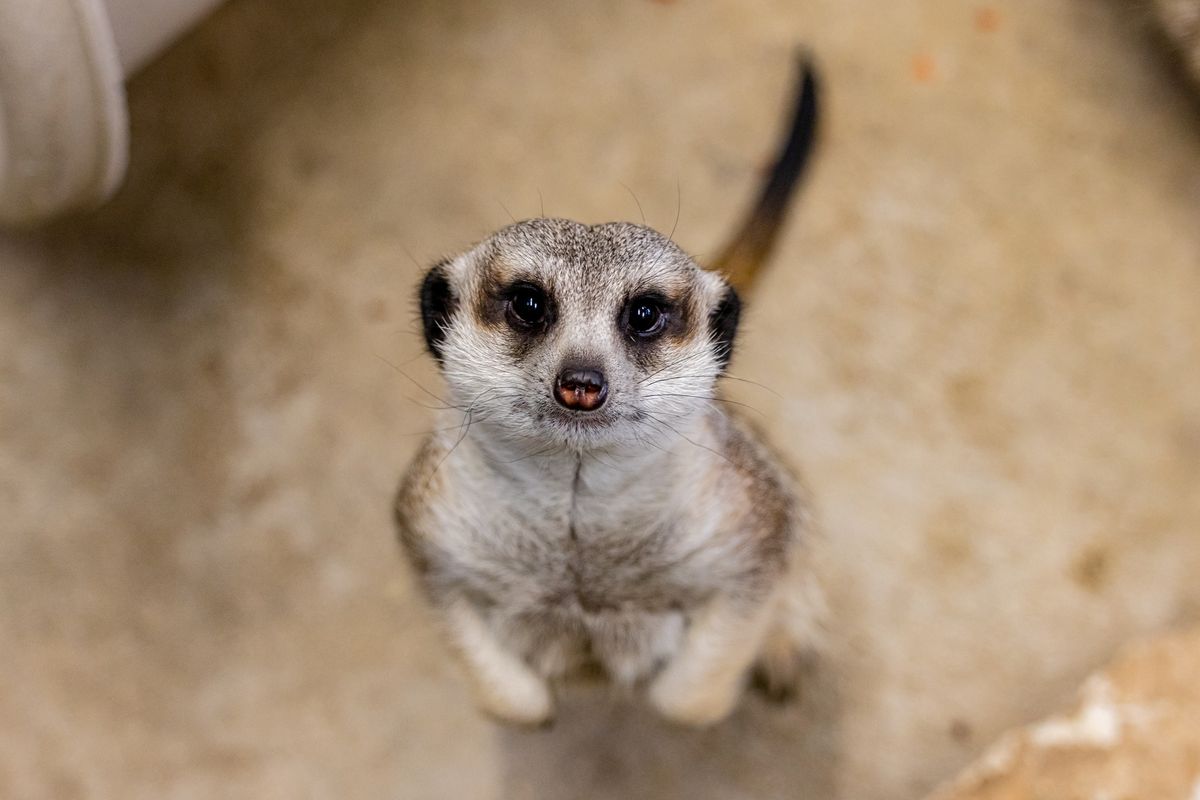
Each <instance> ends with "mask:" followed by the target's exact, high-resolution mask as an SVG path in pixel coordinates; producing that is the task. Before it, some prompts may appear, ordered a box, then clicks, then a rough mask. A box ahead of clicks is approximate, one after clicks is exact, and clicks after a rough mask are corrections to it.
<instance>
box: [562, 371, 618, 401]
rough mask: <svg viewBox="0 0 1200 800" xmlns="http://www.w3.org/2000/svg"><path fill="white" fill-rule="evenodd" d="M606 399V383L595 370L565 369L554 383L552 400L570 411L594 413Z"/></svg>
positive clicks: (601, 374)
mask: <svg viewBox="0 0 1200 800" xmlns="http://www.w3.org/2000/svg"><path fill="white" fill-rule="evenodd" d="M607 397H608V381H606V380H605V379H604V373H603V372H601V371H600V370H597V369H566V370H563V371H562V372H561V373H559V375H558V379H557V380H555V382H554V399H555V400H557V401H558V404H559V405H561V406H563V407H564V408H569V409H571V410H572V411H595V410H596V409H597V408H599V407H600V406H602V405H604V401H605V399H606V398H607Z"/></svg>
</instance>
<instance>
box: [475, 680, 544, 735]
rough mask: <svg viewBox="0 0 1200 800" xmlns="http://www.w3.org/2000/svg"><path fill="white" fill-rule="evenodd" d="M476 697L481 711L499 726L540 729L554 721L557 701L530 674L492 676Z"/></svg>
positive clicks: (478, 687)
mask: <svg viewBox="0 0 1200 800" xmlns="http://www.w3.org/2000/svg"><path fill="white" fill-rule="evenodd" d="M489 678H490V680H488V681H487V683H486V684H478V685H477V686H476V690H475V694H476V701H477V703H478V705H479V707H480V709H481V710H482V711H483V712H484V713H486V714H487V715H488V716H490V717H492V719H495V720H496V721H497V722H502V723H505V724H509V725H519V726H522V727H526V728H541V727H546V726H548V725H550V723H552V722H553V721H554V698H553V696H552V695H551V693H550V687H549V686H548V685H547V684H546V682H545V681H544V680H542V679H541V678H539V677H538V676H537V675H535V674H533V673H532V672H528V671H520V672H517V671H512V672H510V673H509V674H507V675H504V676H502V677H501V676H489Z"/></svg>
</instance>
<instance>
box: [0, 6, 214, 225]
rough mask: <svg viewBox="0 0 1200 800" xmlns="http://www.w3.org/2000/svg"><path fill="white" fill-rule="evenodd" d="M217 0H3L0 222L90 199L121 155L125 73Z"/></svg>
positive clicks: (121, 167) (104, 191) (119, 173)
mask: <svg viewBox="0 0 1200 800" xmlns="http://www.w3.org/2000/svg"><path fill="white" fill-rule="evenodd" d="M219 2H220V0H0V223H4V224H30V223H36V222H39V221H42V220H46V219H49V218H50V217H53V216H55V215H57V214H59V213H62V212H64V211H67V210H70V209H74V208H80V207H85V206H89V205H94V204H96V203H98V202H100V201H102V200H104V199H105V198H107V197H108V196H109V195H110V194H112V192H113V191H114V190H115V189H116V187H117V186H118V185H119V184H120V181H121V178H122V177H123V176H124V174H125V166H126V163H127V159H128V147H129V132H128V118H127V114H126V108H125V89H124V80H125V78H126V77H127V76H129V75H130V74H132V73H133V72H134V71H136V70H137V69H138V68H140V67H141V66H142V65H143V64H145V63H146V62H147V61H148V60H149V59H151V58H152V57H153V56H154V55H156V54H157V53H158V52H159V51H160V50H161V49H163V48H164V47H166V46H167V45H168V44H169V43H170V42H171V41H173V40H174V39H175V37H177V36H178V35H179V34H181V33H182V32H183V31H185V30H186V29H187V28H189V27H190V26H191V25H193V24H194V23H195V22H197V21H198V20H199V19H200V18H201V17H203V16H204V15H205V14H206V13H207V12H208V11H210V10H211V9H212V8H213V7H214V6H216V5H217V4H218V3H219Z"/></svg>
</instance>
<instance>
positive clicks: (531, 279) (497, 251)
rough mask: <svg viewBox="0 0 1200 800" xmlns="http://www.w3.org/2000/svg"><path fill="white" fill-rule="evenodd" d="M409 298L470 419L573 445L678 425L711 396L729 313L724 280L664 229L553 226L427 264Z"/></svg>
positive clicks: (733, 316) (521, 228) (648, 434)
mask: <svg viewBox="0 0 1200 800" xmlns="http://www.w3.org/2000/svg"><path fill="white" fill-rule="evenodd" d="M420 299H421V313H422V318H423V323H424V328H425V339H426V343H427V345H428V347H429V350H430V352H431V353H432V354H433V356H434V357H435V358H436V359H437V360H438V362H439V363H440V364H441V367H442V371H443V374H444V375H445V378H446V381H447V383H448V385H449V389H450V393H451V397H452V400H453V402H454V403H455V405H457V406H458V407H459V408H461V409H462V410H464V411H465V412H466V413H467V414H468V415H469V417H470V420H469V422H470V424H479V425H484V426H486V427H488V428H490V429H495V430H496V431H497V432H499V433H501V434H512V435H514V436H517V437H522V438H533V439H536V440H539V441H546V442H548V443H553V442H559V443H561V444H565V445H568V446H575V447H586V446H604V445H611V444H620V443H636V442H652V441H654V440H655V439H656V438H660V437H662V436H664V435H666V436H669V435H672V431H677V429H678V427H679V425H680V424H681V422H683V421H685V420H684V418H686V417H689V416H691V415H694V414H696V413H697V412H698V411H699V410H701V409H702V408H703V407H704V406H705V405H706V404H707V403H709V402H711V398H712V396H713V391H714V385H715V383H716V380H717V378H718V377H719V375H720V373H721V372H722V370H723V369H724V368H725V365H726V364H727V363H728V362H729V358H730V355H731V352H732V348H733V340H734V335H735V333H736V329H737V321H738V312H739V301H738V297H737V294H736V293H735V292H734V291H733V289H732V288H731V287H730V286H729V285H728V284H727V283H726V282H725V280H724V279H723V278H722V277H720V276H719V275H717V274H715V273H712V272H706V271H704V270H702V269H700V268H699V267H698V266H697V265H696V263H695V262H694V261H693V260H692V259H691V258H689V257H688V256H687V255H686V254H685V253H684V252H683V251H682V250H680V249H679V248H678V247H677V246H676V245H675V244H674V243H672V242H671V241H670V240H669V239H667V238H666V237H664V236H662V235H661V234H659V233H656V232H655V231H653V230H650V229H649V228H645V227H642V226H639V225H634V224H631V223H608V224H604V225H594V226H587V225H582V224H580V223H577V222H571V221H569V220H559V219H535V220H530V221H526V222H521V223H517V224H515V225H512V226H510V227H508V228H505V229H503V230H501V231H499V232H498V233H496V234H494V235H493V236H491V237H490V238H489V239H487V240H485V241H484V242H482V243H480V244H479V245H477V246H476V247H475V248H473V249H472V250H470V251H469V252H467V253H465V254H463V255H460V256H458V257H456V258H453V259H449V260H446V261H443V262H441V263H439V264H437V265H436V266H434V267H433V268H432V269H431V270H430V271H429V273H428V274H427V275H426V277H425V280H424V282H423V284H422V286H421V293H420Z"/></svg>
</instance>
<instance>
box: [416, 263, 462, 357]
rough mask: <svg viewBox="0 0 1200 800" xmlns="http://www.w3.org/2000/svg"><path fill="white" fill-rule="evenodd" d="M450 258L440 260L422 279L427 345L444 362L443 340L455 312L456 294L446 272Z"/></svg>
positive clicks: (422, 314) (422, 305)
mask: <svg viewBox="0 0 1200 800" xmlns="http://www.w3.org/2000/svg"><path fill="white" fill-rule="evenodd" d="M449 263H450V262H449V261H448V260H443V261H439V262H438V263H436V264H434V265H433V267H431V268H430V270H429V272H427V273H425V279H424V280H423V281H421V325H422V327H423V328H424V330H425V346H426V347H428V348H429V353H430V355H432V356H433V357H434V358H435V359H437V361H438V363H439V364H440V363H441V362H442V342H443V341H444V340H445V339H446V326H447V325H449V324H450V317H451V315H452V314H454V307H455V301H454V295H453V294H452V293H451V292H450V276H449V275H448V274H447V272H446V266H447V265H448V264H449Z"/></svg>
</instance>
